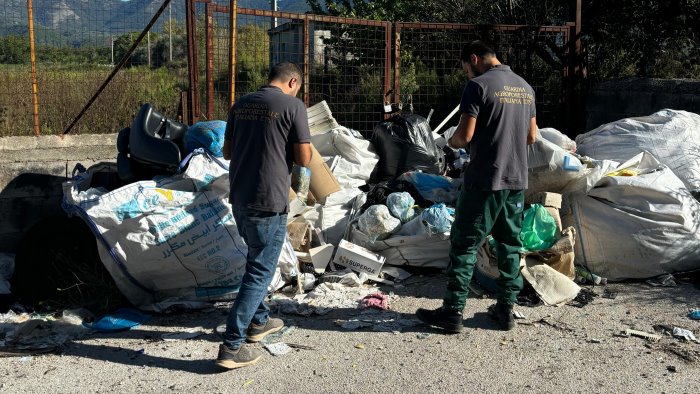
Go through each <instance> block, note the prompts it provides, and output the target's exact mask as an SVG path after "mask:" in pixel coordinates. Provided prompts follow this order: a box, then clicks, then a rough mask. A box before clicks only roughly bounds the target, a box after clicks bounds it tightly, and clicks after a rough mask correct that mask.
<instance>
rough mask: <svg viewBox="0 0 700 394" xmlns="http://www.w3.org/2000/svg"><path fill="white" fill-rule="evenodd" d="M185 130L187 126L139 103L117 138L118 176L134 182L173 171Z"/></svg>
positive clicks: (147, 105)
mask: <svg viewBox="0 0 700 394" xmlns="http://www.w3.org/2000/svg"><path fill="white" fill-rule="evenodd" d="M186 131H187V125H185V124H182V123H179V122H176V121H173V120H171V119H168V118H166V117H164V116H163V115H161V114H160V113H158V112H156V111H155V110H154V109H153V106H152V105H151V104H148V103H146V104H144V105H143V106H141V109H140V110H139V113H138V115H137V116H136V118H134V122H133V123H132V125H131V127H130V128H125V129H123V130H121V131H120V132H119V135H118V137H117V150H118V151H119V154H118V155H117V169H118V172H119V177H120V178H122V180H124V181H129V182H133V181H136V180H141V179H150V178H152V177H153V176H154V175H159V174H173V173H175V172H176V171H177V168H178V166H179V165H180V162H181V161H182V158H183V155H182V152H183V151H184V148H183V138H184V136H185V132H186Z"/></svg>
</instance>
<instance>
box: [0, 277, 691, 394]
mask: <svg viewBox="0 0 700 394" xmlns="http://www.w3.org/2000/svg"><path fill="white" fill-rule="evenodd" d="M409 282H414V283H413V284H409V285H406V286H404V287H402V288H391V287H386V288H383V290H384V291H385V292H386V293H389V292H393V293H394V296H393V297H392V300H391V310H390V311H387V312H384V311H382V312H378V313H367V311H363V310H360V309H350V308H345V309H338V310H334V311H332V312H331V313H329V314H326V315H323V316H311V317H301V316H289V315H283V316H282V317H283V318H284V319H285V320H286V321H287V323H288V324H290V325H293V326H294V327H295V328H294V329H290V330H288V331H286V332H285V333H284V334H283V335H282V336H281V338H280V340H281V341H283V342H286V343H290V344H293V345H301V346H302V347H307V348H304V349H300V348H296V349H292V351H291V352H290V353H287V354H285V355H282V356H272V355H271V354H269V353H266V354H265V356H264V357H263V359H262V360H261V362H259V363H258V364H257V365H255V366H252V367H246V368H242V369H239V370H234V371H222V370H220V369H219V368H218V367H216V366H215V365H214V364H213V361H212V360H213V359H214V358H215V357H216V352H217V348H218V344H219V338H218V336H217V335H216V333H215V332H214V330H213V327H216V326H217V324H218V323H219V322H221V321H222V320H224V318H225V314H226V312H227V307H226V305H221V306H219V307H217V308H216V309H214V310H209V311H207V312H189V313H179V314H173V315H161V316H155V317H154V318H153V319H152V320H151V321H150V322H149V323H148V324H147V325H142V326H139V327H136V328H134V329H132V330H130V331H127V332H122V333H115V334H91V335H89V336H87V337H85V338H83V339H81V340H77V341H72V342H70V343H69V344H68V345H66V346H64V348H63V349H62V351H61V352H60V353H59V354H46V355H34V356H21V357H5V358H0V377H1V378H0V382H1V383H0V392H3V393H76V392H80V393H86V392H100V393H102V392H119V393H136V392H138V393H142V392H156V393H161V392H189V393H199V392H206V393H238V392H255V393H437V392H441V393H442V392H487V393H518V392H534V393H548V392H551V393H561V392H567V393H569V392H585V393H589V392H590V393H611V392H614V393H640V392H645V393H646V392H657V393H661V392H665V393H697V392H698V383H699V382H700V344H698V343H690V342H684V341H682V340H678V339H675V338H672V337H671V336H669V335H664V336H663V338H662V339H661V340H660V341H658V342H650V341H648V340H645V339H643V338H638V337H623V336H619V333H620V332H622V331H624V330H625V329H627V328H633V329H637V330H641V331H646V332H650V333H653V332H654V327H653V326H654V325H658V324H665V325H670V326H678V327H682V328H686V329H690V330H693V331H694V333H695V335H696V336H698V337H700V335H699V334H700V321H693V320H690V319H689V318H688V317H687V316H686V315H687V313H688V308H692V307H696V308H697V307H699V306H700V290H698V289H697V288H696V287H694V286H693V285H690V284H684V285H680V286H678V287H672V288H666V287H651V286H649V285H647V284H643V283H633V284H613V285H609V286H608V288H609V289H611V290H613V291H616V292H617V297H616V298H615V299H608V298H602V297H595V298H594V299H593V301H592V302H591V303H590V304H588V305H586V306H584V307H582V308H578V307H574V306H563V307H549V306H536V307H516V310H517V311H520V312H521V313H523V314H524V315H525V317H526V319H524V320H519V323H520V324H518V326H517V327H516V328H515V329H514V330H513V331H510V332H503V331H498V330H496V326H495V324H494V323H493V322H492V321H491V320H490V319H489V317H488V316H487V315H486V308H487V306H488V305H490V304H491V303H492V302H493V300H491V299H472V300H470V301H469V303H468V306H467V309H466V310H465V330H464V332H463V333H461V334H456V335H443V334H441V333H440V332H438V331H436V330H435V329H431V328H429V327H424V326H420V325H418V326H413V325H411V324H406V326H405V327H403V328H402V329H401V330H400V331H395V332H377V331H374V330H373V327H371V326H370V327H365V328H359V329H356V330H346V329H343V328H342V327H341V326H339V325H338V324H337V323H336V320H352V319H357V318H358V317H359V319H360V320H366V321H369V324H373V323H377V322H381V321H383V320H387V319H394V322H396V321H399V320H401V321H403V322H404V323H406V322H409V323H410V322H411V319H412V318H413V315H412V314H413V312H414V311H415V309H416V308H418V307H437V306H439V304H440V299H439V297H440V294H441V291H442V285H443V280H442V279H441V278H440V277H439V276H425V277H418V276H414V277H412V278H410V279H409ZM595 291H596V292H597V293H600V294H602V288H599V287H598V288H596V289H595ZM197 327H202V328H203V330H204V332H205V334H204V335H201V336H199V337H196V338H193V339H187V340H177V341H164V340H162V338H161V337H162V335H163V334H165V333H171V332H181V331H183V330H187V329H192V328H195V329H196V328H197Z"/></svg>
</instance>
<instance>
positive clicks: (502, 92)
mask: <svg viewBox="0 0 700 394" xmlns="http://www.w3.org/2000/svg"><path fill="white" fill-rule="evenodd" d="M460 112H461V113H464V114H467V115H469V116H472V117H474V118H476V129H475V130H474V136H473V137H472V140H471V142H470V144H469V156H470V161H469V165H468V166H467V168H466V169H465V171H464V188H465V189H466V190H485V191H488V190H525V189H527V135H528V133H529V131H530V120H531V119H532V118H534V117H535V92H534V90H533V89H532V87H530V85H528V83H527V82H525V80H524V79H522V78H521V77H519V76H518V75H517V74H515V73H514V72H513V71H511V69H510V67H508V66H506V65H498V66H495V67H493V68H491V69H489V70H488V71H486V72H485V73H483V74H481V75H479V76H478V77H476V78H473V79H472V80H470V81H469V82H468V83H467V86H466V87H465V88H464V93H463V94H462V102H461V104H460Z"/></svg>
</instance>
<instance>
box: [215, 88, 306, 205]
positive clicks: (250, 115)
mask: <svg viewBox="0 0 700 394" xmlns="http://www.w3.org/2000/svg"><path fill="white" fill-rule="evenodd" d="M225 138H226V140H227V141H229V144H230V145H231V164H230V166H229V180H230V182H231V193H230V196H229V201H230V202H231V205H232V206H233V207H234V208H246V209H255V210H259V211H265V212H278V213H283V212H287V202H288V200H289V186H290V184H291V172H292V165H293V163H294V150H293V146H294V144H295V143H308V142H310V141H311V135H310V133H309V120H308V117H307V114H306V107H305V106H304V103H303V102H302V101H301V100H299V99H298V98H296V97H292V96H289V95H286V94H284V93H283V92H282V89H280V88H278V87H276V86H271V85H268V86H263V87H262V88H260V89H259V90H258V91H256V92H253V93H250V94H247V95H245V96H243V97H242V98H240V99H239V100H238V101H236V103H235V104H234V105H233V107H232V108H231V111H230V112H229V116H228V123H227V124H226V135H225Z"/></svg>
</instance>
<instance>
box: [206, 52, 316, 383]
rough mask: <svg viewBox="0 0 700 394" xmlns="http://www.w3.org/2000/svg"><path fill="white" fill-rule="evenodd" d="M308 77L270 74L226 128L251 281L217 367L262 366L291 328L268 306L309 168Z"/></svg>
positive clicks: (288, 66) (291, 69)
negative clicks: (304, 84)
mask: <svg viewBox="0 0 700 394" xmlns="http://www.w3.org/2000/svg"><path fill="white" fill-rule="evenodd" d="M300 87H301V71H300V70H299V67H297V66H296V65H295V64H293V63H287V62H284V63H279V64H277V65H275V66H274V67H272V69H271V70H270V78H269V82H268V85H267V86H263V87H262V88H260V89H259V90H258V91H256V92H253V93H250V94H247V95H245V96H244V97H242V98H241V99H239V100H238V101H237V102H236V103H235V104H234V105H233V107H232V108H231V111H230V112H229V117H228V123H227V124H226V135H225V139H224V147H223V153H224V159H226V160H231V164H230V166H229V179H230V184H231V191H230V196H229V201H230V202H231V206H232V208H233V216H234V219H235V220H236V225H237V227H238V232H239V233H240V234H241V237H243V239H244V240H245V242H246V244H247V245H248V255H247V263H246V270H245V274H244V275H243V280H242V282H241V287H240V289H239V291H238V295H237V296H236V300H235V301H234V303H233V305H232V306H231V311H230V312H229V316H228V320H227V322H226V333H225V334H224V336H223V337H224V343H223V344H222V345H221V346H220V347H219V355H218V357H217V360H216V364H217V365H219V366H221V367H224V368H227V369H233V368H240V367H244V366H246V365H252V364H255V363H256V362H257V361H258V360H259V359H260V357H261V356H262V352H261V351H260V350H259V349H257V348H255V347H252V346H246V344H245V342H246V341H247V342H259V341H261V340H262V339H263V338H264V337H265V336H266V335H268V334H272V333H274V332H277V331H279V330H281V329H282V327H284V322H283V321H282V320H281V319H277V318H271V317H269V308H268V307H267V305H265V303H264V302H263V300H264V298H265V295H266V294H267V288H268V286H269V285H270V282H271V281H272V277H273V275H274V273H275V267H276V266H277V260H278V259H279V255H280V252H281V250H282V245H283V244H284V240H285V236H286V234H287V202H288V196H289V187H290V183H291V171H292V164H293V163H295V162H296V164H298V165H300V166H304V167H306V166H308V164H309V161H310V159H311V146H310V141H311V135H310V133H309V120H308V118H307V114H306V108H305V107H304V103H303V102H302V101H301V100H299V99H298V98H296V95H297V93H298V92H299V88H300Z"/></svg>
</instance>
